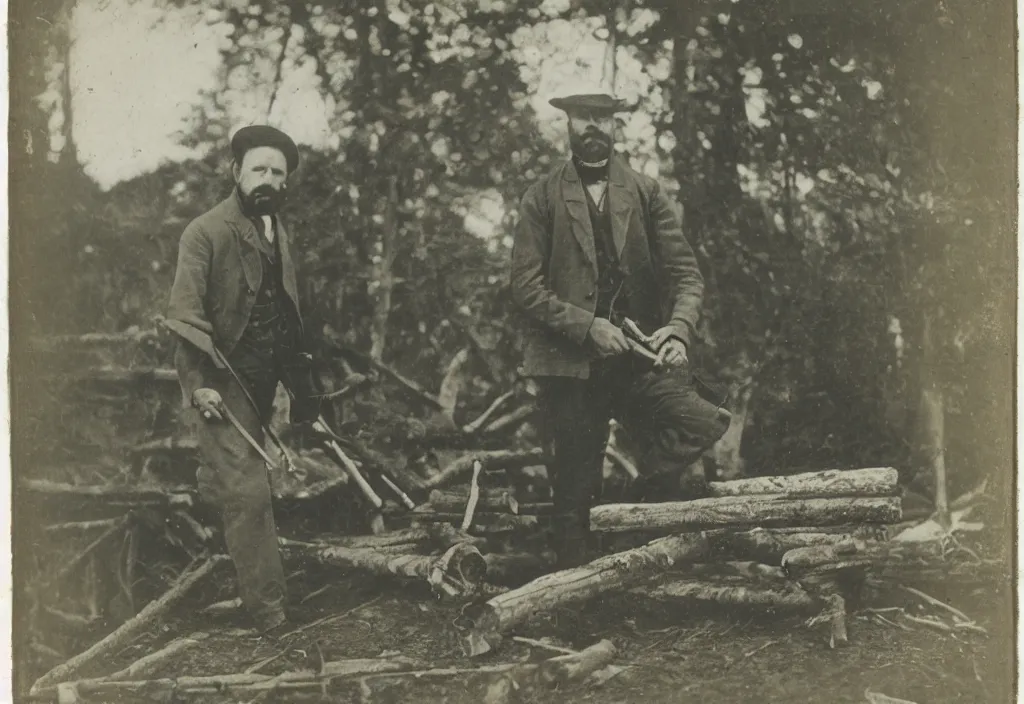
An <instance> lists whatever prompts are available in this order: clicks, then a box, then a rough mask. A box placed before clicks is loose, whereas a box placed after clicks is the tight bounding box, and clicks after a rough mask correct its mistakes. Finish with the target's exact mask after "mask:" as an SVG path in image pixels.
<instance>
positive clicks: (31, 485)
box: [18, 479, 198, 506]
mask: <svg viewBox="0 0 1024 704" xmlns="http://www.w3.org/2000/svg"><path fill="white" fill-rule="evenodd" d="M18 488H19V489H21V490H23V491H27V492H30V493H32V494H34V495H37V496H39V497H47V498H50V497H53V498H58V499H61V500H65V499H69V498H86V499H90V498H97V499H103V500H104V501H109V502H115V503H116V502H122V503H132V502H135V503H139V504H144V503H159V504H171V505H185V506H188V505H191V501H192V497H193V496H196V495H197V493H198V492H197V491H196V490H195V489H194V488H192V487H189V486H177V487H173V488H170V489H147V488H144V487H138V486H108V485H96V484H92V485H90V484H66V483H63V482H51V481H48V480H46V479H25V480H23V481H20V482H18Z"/></svg>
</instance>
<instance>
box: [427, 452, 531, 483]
mask: <svg viewBox="0 0 1024 704" xmlns="http://www.w3.org/2000/svg"><path fill="white" fill-rule="evenodd" d="M478 461H479V462H480V464H481V466H482V468H483V470H484V471H485V472H486V471H488V470H494V469H516V468H519V467H529V466H531V465H535V464H543V463H544V451H543V450H542V449H540V448H536V449H533V450H526V451H524V452H519V451H514V450H484V451H480V452H473V453H470V454H467V455H464V456H462V457H460V458H458V459H457V460H455V461H453V462H452V463H451V464H449V465H448V466H447V467H445V468H444V469H442V470H441V471H440V472H439V473H438V474H436V475H434V476H433V477H430V478H429V479H427V480H426V481H425V482H424V486H425V487H426V488H427V489H437V488H440V487H442V486H446V485H447V484H450V483H451V482H453V481H454V480H455V479H457V478H459V477H460V476H462V475H463V474H468V473H469V472H471V471H472V470H473V464H474V463H475V462H478Z"/></svg>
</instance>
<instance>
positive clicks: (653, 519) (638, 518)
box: [590, 495, 900, 532]
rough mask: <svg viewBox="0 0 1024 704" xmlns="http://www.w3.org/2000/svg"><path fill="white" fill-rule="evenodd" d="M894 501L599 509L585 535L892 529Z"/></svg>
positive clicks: (767, 499)
mask: <svg viewBox="0 0 1024 704" xmlns="http://www.w3.org/2000/svg"><path fill="white" fill-rule="evenodd" d="M899 519H900V500H899V498H897V497H879V498H848V499H847V498H831V499H787V498H780V497H776V496H771V495H765V496H729V497H724V498H710V499H698V500H696V501H672V502H665V503H652V504H604V505H601V506H595V507H594V508H593V509H592V510H591V512H590V527H591V530H594V531H598V532H619V531H630V530H653V531H685V530H700V529H705V528H717V527H720V526H765V527H768V526H807V525H810V526H813V525H841V524H844V523H895V522H897V521H899Z"/></svg>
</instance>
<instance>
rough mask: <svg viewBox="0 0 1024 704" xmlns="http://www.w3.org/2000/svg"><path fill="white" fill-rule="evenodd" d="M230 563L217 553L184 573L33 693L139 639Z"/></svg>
mask: <svg viewBox="0 0 1024 704" xmlns="http://www.w3.org/2000/svg"><path fill="white" fill-rule="evenodd" d="M226 562H227V557H226V556H224V555H215V556H213V557H211V558H210V559H208V560H206V561H205V562H202V563H201V564H199V565H197V566H196V567H194V568H192V569H189V570H187V571H186V572H184V573H183V574H182V575H181V576H180V577H179V578H178V579H177V581H176V582H175V583H174V585H173V586H172V587H171V588H170V589H168V590H167V591H166V592H165V593H164V594H163V595H162V596H161V597H160V598H158V599H156V600H155V601H151V602H150V603H149V604H147V605H146V606H145V608H143V609H142V611H140V612H139V613H138V614H136V615H135V616H134V617H133V618H131V619H129V620H128V621H125V622H124V623H122V624H121V625H120V626H119V627H118V628H117V629H116V630H115V631H114V632H113V633H111V634H110V635H108V636H107V637H106V638H104V639H103V640H101V641H100V642H99V643H96V644H95V645H94V646H92V647H91V648H89V649H88V650H86V651H85V652H82V653H79V654H78V655H76V656H75V657H73V658H71V659H70V660H68V661H67V662H65V663H63V664H61V665H58V666H57V667H55V668H53V669H52V670H50V671H49V672H47V673H46V674H44V675H43V676H42V677H40V678H39V679H38V680H36V682H35V684H33V685H32V689H31V690H30V691H31V692H33V693H35V692H38V691H39V690H40V689H42V688H44V687H47V686H50V685H54V684H56V683H57V682H62V681H66V680H68V679H70V678H72V677H74V676H75V675H76V674H78V672H80V671H81V670H82V669H83V668H85V667H87V666H89V665H91V664H93V663H95V662H97V661H101V660H102V659H104V658H106V657H109V656H110V655H111V654H113V653H114V652H115V651H117V650H119V649H121V648H123V647H124V646H125V645H127V644H128V643H130V642H131V641H133V640H135V639H136V638H137V637H138V636H139V635H141V634H142V632H143V631H145V630H146V629H148V628H149V627H150V626H152V625H153V624H154V622H156V621H157V620H158V619H159V618H161V617H162V616H163V615H164V614H166V613H167V612H169V611H170V610H171V609H172V608H173V607H174V606H175V605H177V604H178V603H179V602H180V601H181V600H182V599H184V598H185V597H186V596H187V595H188V594H189V592H190V591H191V590H192V589H193V588H194V587H195V586H196V585H197V584H199V583H200V582H201V581H203V580H204V579H205V578H206V577H208V576H209V575H210V574H212V573H213V571H214V570H215V569H216V568H217V567H218V566H219V565H221V564H224V563H226Z"/></svg>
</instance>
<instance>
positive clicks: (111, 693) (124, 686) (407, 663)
mask: <svg viewBox="0 0 1024 704" xmlns="http://www.w3.org/2000/svg"><path fill="white" fill-rule="evenodd" d="M419 666H422V663H419V662H417V661H415V660H412V659H410V658H405V657H393V658H387V659H384V658H365V659H358V660H336V661H329V662H325V663H323V666H322V667H321V669H320V671H319V672H314V671H313V670H298V671H292V672H284V673H281V674H279V675H261V674H258V673H254V672H251V673H245V672H239V673H232V674H225V675H207V676H201V677H174V678H170V677H168V678H163V679H154V680H123V679H110V678H96V679H88V680H79V681H77V682H68V683H64V684H62V685H60V690H61V692H60V701H61V704H65V703H67V704H74V703H75V702H83V701H87V700H89V699H90V698H93V700H94V701H95V700H96V699H95V698H99V697H104V699H102V701H117V700H119V699H120V698H122V697H126V696H132V695H134V696H135V697H148V698H151V699H152V700H154V701H157V700H162V699H165V698H166V697H167V696H168V695H171V694H172V693H179V694H189V695H199V694H217V693H222V692H232V693H237V692H246V693H254V692H268V691H271V692H272V691H287V690H303V689H319V688H321V687H323V686H325V685H329V684H330V683H331V682H332V680H334V679H336V678H352V677H357V676H360V675H367V674H373V673H383V672H394V671H400V670H409V669H411V668H413V667H419ZM53 689H54V690H56V689H57V688H53ZM32 694H33V695H34V696H33V698H35V699H46V698H50V697H52V696H53V694H56V691H52V692H51V691H46V690H40V691H38V692H33V693H32ZM47 695H49V697H48V696H47Z"/></svg>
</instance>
